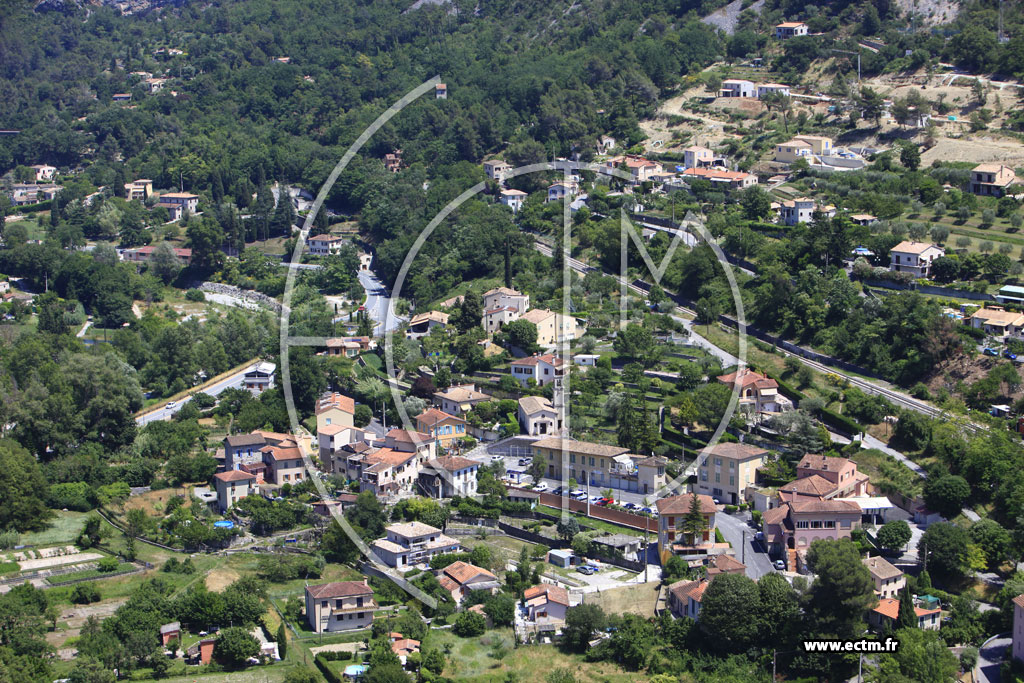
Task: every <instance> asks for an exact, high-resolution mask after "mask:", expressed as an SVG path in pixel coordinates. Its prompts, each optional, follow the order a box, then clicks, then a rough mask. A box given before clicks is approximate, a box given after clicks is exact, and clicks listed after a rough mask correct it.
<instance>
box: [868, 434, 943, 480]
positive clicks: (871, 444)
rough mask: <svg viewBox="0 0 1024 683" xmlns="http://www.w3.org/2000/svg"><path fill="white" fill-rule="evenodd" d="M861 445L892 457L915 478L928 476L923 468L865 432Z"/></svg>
mask: <svg viewBox="0 0 1024 683" xmlns="http://www.w3.org/2000/svg"><path fill="white" fill-rule="evenodd" d="M861 444H862V445H863V446H864V448H877V449H878V450H880V451H882V452H883V453H888V454H889V455H891V456H892V457H894V458H896V459H897V460H899V461H900V462H901V463H903V464H904V465H906V466H907V467H909V468H910V469H911V470H912V471H913V472H914V473H915V474H916V475H917V476H919V477H921V478H922V479H924V478H925V477H926V476H928V475H927V474H926V473H925V471H924V468H922V467H921V466H920V465H918V464H917V463H916V462H914V461H913V460H911V459H910V458H908V457H907V456H905V455H903V454H902V453H900V452H899V451H898V450H896V449H895V448H890V447H889V446H888V445H886V443H885V442H884V441H880V440H879V439H876V438H875V437H873V436H871V435H870V434H868V433H867V432H865V433H864V435H863V437H862V438H861Z"/></svg>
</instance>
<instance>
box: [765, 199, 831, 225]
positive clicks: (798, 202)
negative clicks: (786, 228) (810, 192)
mask: <svg viewBox="0 0 1024 683" xmlns="http://www.w3.org/2000/svg"><path fill="white" fill-rule="evenodd" d="M815 213H820V214H821V215H822V216H824V217H826V218H832V217H833V216H835V215H836V207H834V206H832V205H831V204H829V205H827V206H822V205H820V204H817V203H815V201H814V200H813V199H810V198H808V197H799V198H797V199H792V200H789V201H785V202H782V203H781V204H780V205H779V222H780V223H782V224H783V225H796V224H797V223H810V222H812V221H813V220H814V215H815Z"/></svg>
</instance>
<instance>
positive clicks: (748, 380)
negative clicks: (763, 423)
mask: <svg viewBox="0 0 1024 683" xmlns="http://www.w3.org/2000/svg"><path fill="white" fill-rule="evenodd" d="M716 379H717V380H718V382H719V383H720V384H725V385H726V386H729V387H738V390H739V404H738V407H739V409H740V411H741V412H743V413H746V414H748V415H759V414H761V413H785V412H788V411H790V410H793V408H794V407H795V406H794V405H793V402H792V401H791V400H789V399H788V398H786V397H785V396H783V395H782V394H781V393H779V383H778V382H776V381H775V380H774V379H771V378H770V377H766V376H765V375H762V374H761V373H759V372H755V371H754V370H751V369H750V368H744V369H743V370H738V371H736V372H730V373H729V374H727V375H719V376H718V377H717V378H716Z"/></svg>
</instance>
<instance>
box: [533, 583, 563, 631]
mask: <svg viewBox="0 0 1024 683" xmlns="http://www.w3.org/2000/svg"><path fill="white" fill-rule="evenodd" d="M523 602H524V603H525V604H526V619H527V621H529V622H531V623H533V624H535V625H537V626H546V625H551V626H557V625H559V624H562V623H564V622H565V613H566V611H568V609H569V591H567V590H566V589H564V588H562V587H561V586H554V585H552V584H550V583H542V584H540V585H538V586H534V587H532V588H527V589H526V591H525V592H524V593H523Z"/></svg>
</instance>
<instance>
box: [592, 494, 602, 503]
mask: <svg viewBox="0 0 1024 683" xmlns="http://www.w3.org/2000/svg"><path fill="white" fill-rule="evenodd" d="M599 500H602V498H601V496H591V497H590V504H591V505H597V501H599Z"/></svg>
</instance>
